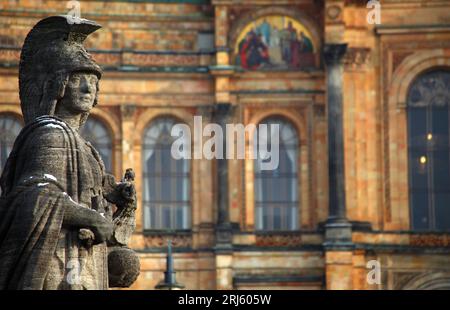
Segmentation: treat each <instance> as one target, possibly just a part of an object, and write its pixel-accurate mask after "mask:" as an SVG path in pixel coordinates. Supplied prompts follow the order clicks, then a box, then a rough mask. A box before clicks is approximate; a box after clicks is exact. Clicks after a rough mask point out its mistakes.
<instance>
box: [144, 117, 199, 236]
mask: <svg viewBox="0 0 450 310" xmlns="http://www.w3.org/2000/svg"><path fill="white" fill-rule="evenodd" d="M176 123H178V122H177V120H175V119H174V118H171V117H164V118H159V119H157V120H155V121H154V122H152V123H151V124H150V126H149V127H148V128H147V130H146V131H145V135H144V147H143V169H144V189H143V193H144V227H145V229H167V230H175V229H188V228H190V226H191V223H190V218H191V216H190V199H191V198H190V197H191V194H190V162H189V160H187V159H174V158H173V157H172V155H171V147H172V142H173V141H174V140H175V138H174V137H172V136H171V135H170V132H171V130H172V126H173V125H175V124H176ZM189 142H190V141H189Z"/></svg>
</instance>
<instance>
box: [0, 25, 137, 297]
mask: <svg viewBox="0 0 450 310" xmlns="http://www.w3.org/2000/svg"><path fill="white" fill-rule="evenodd" d="M99 28H100V26H99V25H98V24H96V23H94V22H92V21H89V20H85V19H81V20H80V22H79V23H78V24H77V23H75V24H71V23H70V22H69V17H67V16H53V17H48V18H45V19H43V20H41V21H40V22H39V23H37V24H36V25H35V26H34V28H33V29H32V30H31V31H30V33H29V34H28V36H27V38H26V39H25V42H24V45H23V48H22V53H21V59H20V68H19V87H20V101H21V108H22V112H23V117H24V120H25V127H24V128H23V130H22V131H21V133H20V134H19V136H18V137H17V139H16V141H15V143H14V147H13V150H12V152H11V154H10V156H9V158H8V161H7V163H6V166H5V168H4V170H3V174H2V176H1V179H0V185H1V189H2V194H1V197H0V289H107V288H108V287H128V286H130V285H131V284H132V283H133V282H134V281H135V280H136V278H137V276H138V275H139V259H138V257H137V255H136V253H135V252H133V251H132V250H131V249H129V248H127V247H126V245H127V243H128V240H129V238H130V237H131V234H132V233H133V230H134V228H135V210H136V192H135V188H134V185H133V180H134V173H133V172H132V170H131V169H129V170H127V173H126V175H125V177H124V178H123V179H122V180H121V181H120V182H118V183H116V182H115V181H114V177H113V176H111V175H108V174H106V173H105V168H104V165H103V162H102V160H101V158H100V156H99V153H98V152H97V151H96V150H95V149H94V148H93V147H92V145H91V144H89V143H88V142H86V141H85V140H84V139H83V138H82V137H81V136H80V134H79V128H80V127H81V126H83V124H84V122H85V121H86V119H87V117H88V115H89V112H90V110H91V109H92V108H93V107H94V106H95V105H96V104H97V98H98V97H97V96H98V89H99V88H98V86H99V80H100V78H101V76H102V70H101V68H100V67H99V66H98V65H97V64H96V63H95V61H94V60H93V59H92V58H91V56H90V55H89V54H88V53H87V52H86V50H85V48H84V47H83V45H82V43H83V41H84V40H85V39H86V37H87V36H88V35H89V34H91V33H92V32H94V31H96V30H97V29H99Z"/></svg>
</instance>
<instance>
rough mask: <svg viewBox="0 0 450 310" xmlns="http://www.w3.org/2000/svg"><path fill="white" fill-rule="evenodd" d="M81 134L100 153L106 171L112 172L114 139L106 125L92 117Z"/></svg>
mask: <svg viewBox="0 0 450 310" xmlns="http://www.w3.org/2000/svg"><path fill="white" fill-rule="evenodd" d="M81 135H82V136H83V138H84V139H86V141H89V142H90V143H91V144H92V146H93V147H94V148H95V149H96V150H97V151H98V152H99V153H100V156H101V157H102V160H103V163H104V164H105V169H106V171H107V172H112V170H113V167H112V156H113V155H112V154H113V152H112V139H111V134H110V132H109V130H108V129H107V128H106V126H105V125H104V124H103V123H102V122H101V121H99V120H98V119H96V118H92V117H90V118H88V120H87V121H86V123H85V124H84V126H83V128H82V129H81Z"/></svg>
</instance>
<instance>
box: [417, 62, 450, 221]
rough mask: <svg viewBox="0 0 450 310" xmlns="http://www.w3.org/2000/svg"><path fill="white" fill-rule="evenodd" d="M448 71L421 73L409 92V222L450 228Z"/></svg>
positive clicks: (449, 76) (449, 95)
mask: <svg viewBox="0 0 450 310" xmlns="http://www.w3.org/2000/svg"><path fill="white" fill-rule="evenodd" d="M449 89H450V73H449V72H446V71H433V72H429V73H425V74H422V75H421V76H419V77H418V78H417V79H416V80H415V81H414V82H413V83H412V85H411V88H410V90H409V94H408V154H409V160H408V165H409V192H410V195H409V197H410V211H411V212H410V213H411V225H412V229H414V230H450V148H449V103H450V92H449Z"/></svg>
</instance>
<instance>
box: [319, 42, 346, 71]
mask: <svg viewBox="0 0 450 310" xmlns="http://www.w3.org/2000/svg"><path fill="white" fill-rule="evenodd" d="M346 51H347V43H341V44H336V43H333V44H325V45H324V47H323V58H324V60H325V64H326V65H327V66H331V65H336V64H339V63H342V62H343V59H344V55H345V53H346Z"/></svg>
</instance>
